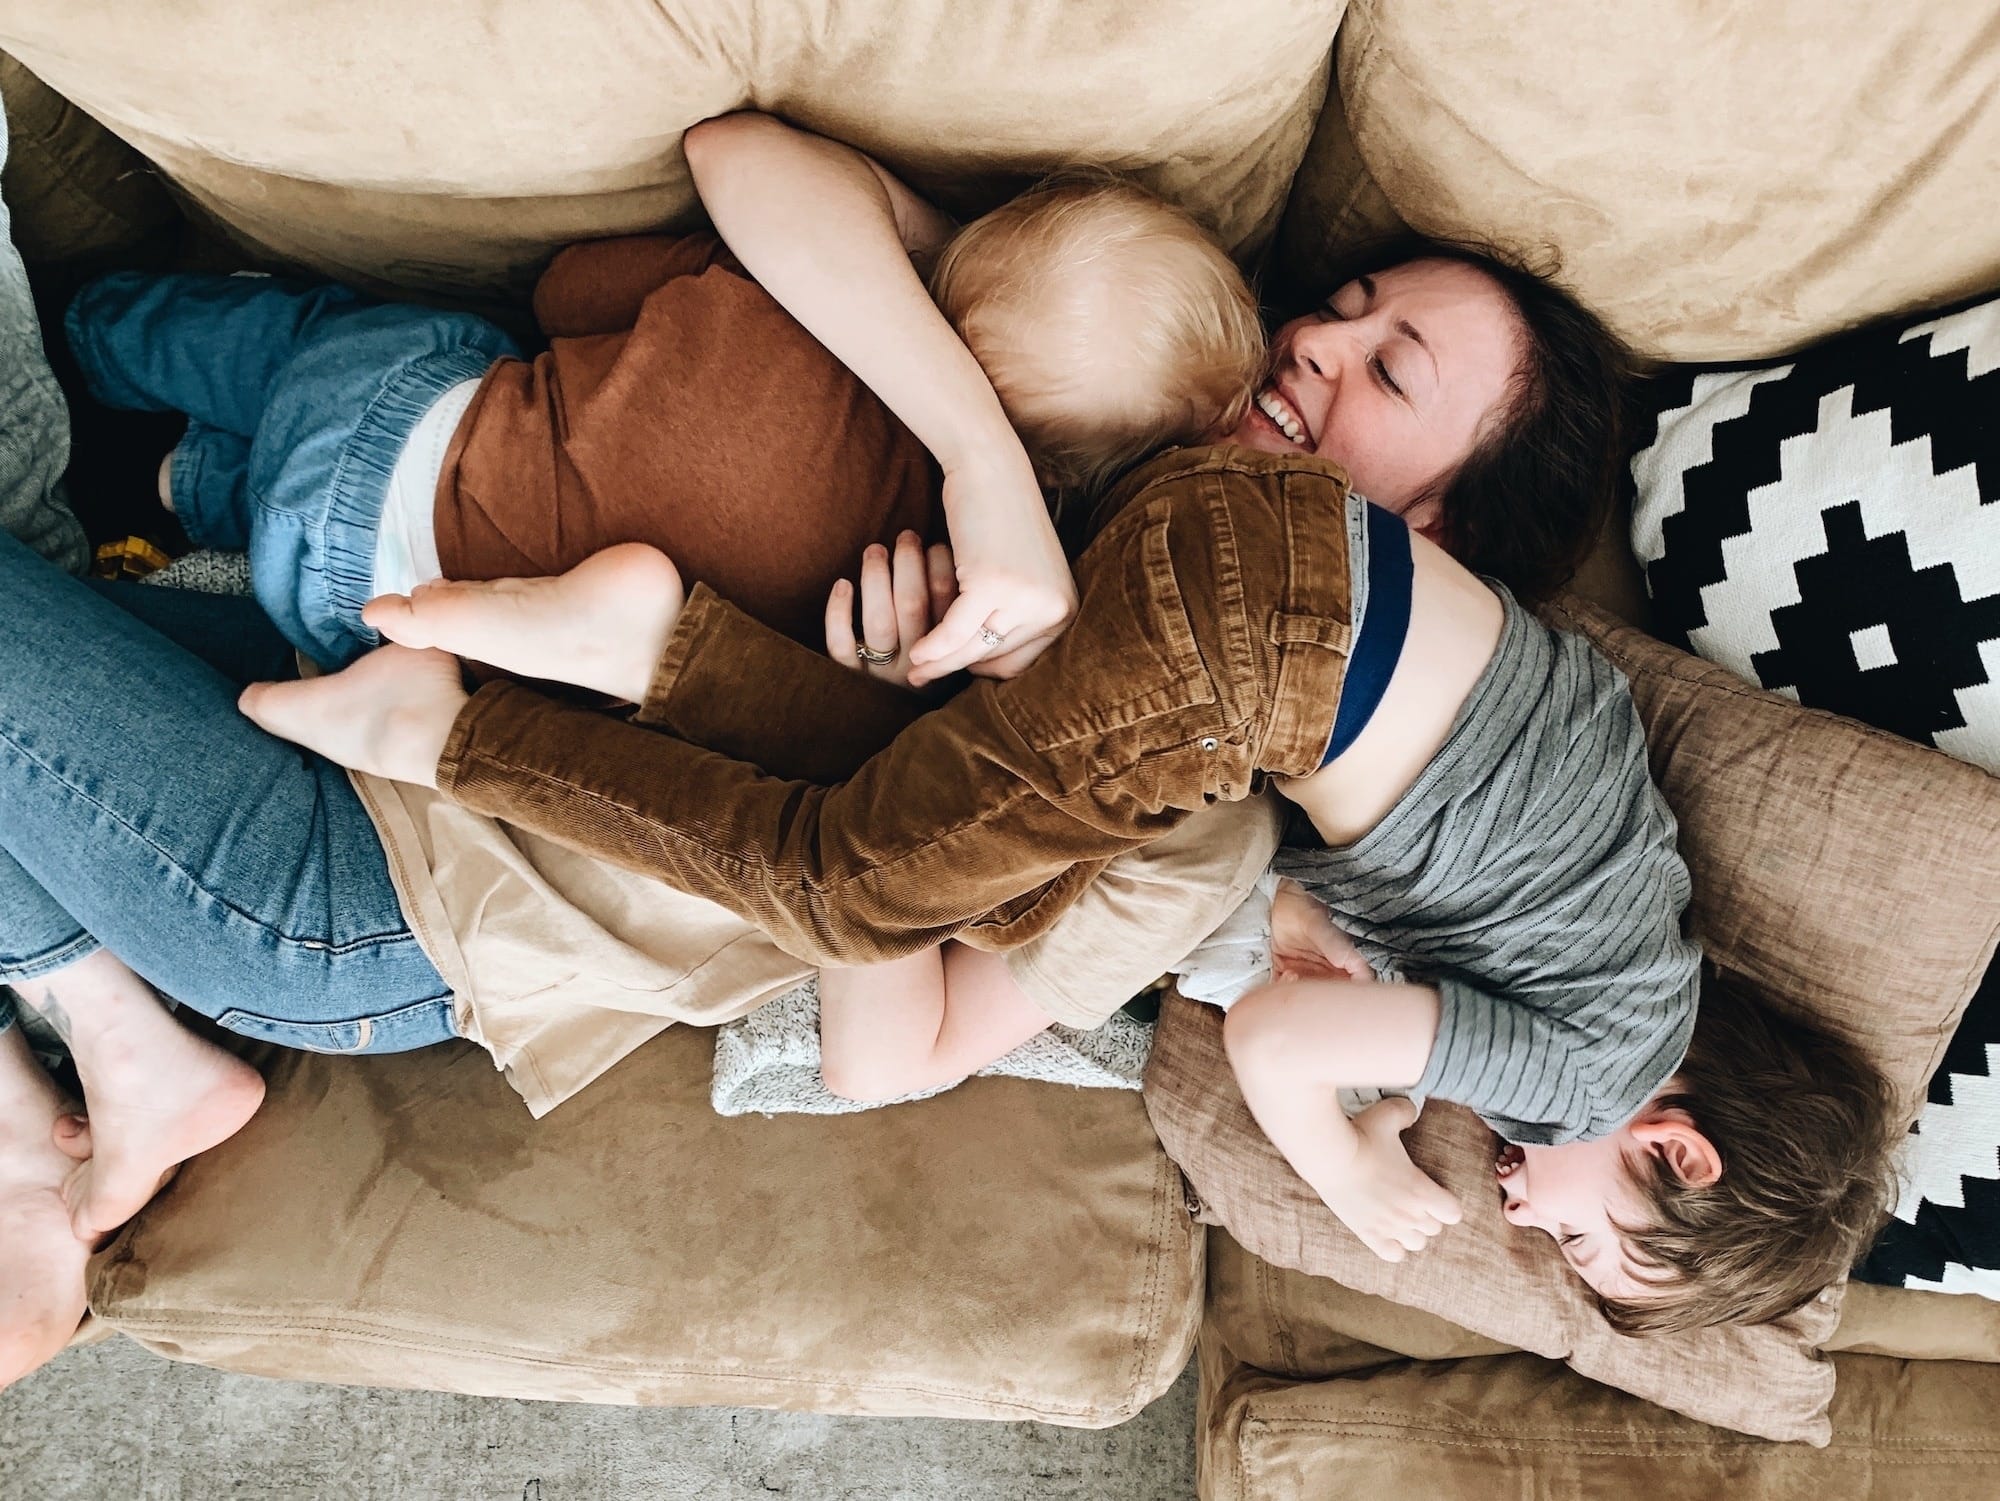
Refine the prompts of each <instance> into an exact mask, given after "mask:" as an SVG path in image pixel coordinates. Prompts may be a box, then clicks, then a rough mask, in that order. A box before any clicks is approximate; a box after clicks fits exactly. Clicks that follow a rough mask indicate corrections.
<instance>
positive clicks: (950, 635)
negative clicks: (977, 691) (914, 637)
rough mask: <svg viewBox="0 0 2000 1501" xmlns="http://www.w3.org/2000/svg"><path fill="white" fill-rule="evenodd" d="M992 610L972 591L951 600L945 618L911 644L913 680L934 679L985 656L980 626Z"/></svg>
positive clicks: (922, 682)
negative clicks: (973, 594)
mask: <svg viewBox="0 0 2000 1501" xmlns="http://www.w3.org/2000/svg"><path fill="white" fill-rule="evenodd" d="M989 613H991V612H990V610H989V609H988V607H987V606H986V604H985V603H984V602H983V601H981V600H978V599H975V598H974V597H973V596H971V595H969V594H961V595H960V596H959V597H958V598H957V599H956V600H954V601H952V606H951V608H950V609H949V610H947V611H945V615H944V619H942V620H940V621H939V622H938V623H937V624H936V625H934V626H932V627H931V631H930V634H929V635H927V636H925V637H924V639H923V640H921V641H919V642H917V643H916V644H915V645H914V646H912V647H911V648H910V665H911V668H912V671H911V673H910V682H911V683H912V684H914V685H919V686H920V685H922V684H924V683H929V682H935V681H936V680H937V679H938V678H941V677H948V676H949V675H950V674H952V673H954V672H957V671H958V670H959V669H960V668H963V667H969V666H971V665H972V664H973V663H974V662H977V661H978V660H979V659H980V658H981V657H983V656H985V655H986V654H987V651H988V648H987V645H986V643H985V642H984V641H982V640H980V639H979V630H980V627H981V626H983V625H984V624H985V623H986V616H987V615H988V614H989Z"/></svg>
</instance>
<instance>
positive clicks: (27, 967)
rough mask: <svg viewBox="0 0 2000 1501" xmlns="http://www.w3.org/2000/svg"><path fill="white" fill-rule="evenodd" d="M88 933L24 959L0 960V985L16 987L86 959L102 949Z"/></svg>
mask: <svg viewBox="0 0 2000 1501" xmlns="http://www.w3.org/2000/svg"><path fill="white" fill-rule="evenodd" d="M102 947H103V945H102V944H100V943H99V942H98V941H97V940H96V939H95V938H92V937H91V936H90V935H89V934H88V933H84V932H79V933H78V934H77V935H76V937H74V938H68V939H65V940H63V942H61V943H59V944H57V945H56V946H55V947H54V948H52V949H44V950H43V951H42V952H41V953H39V954H36V955H33V956H32V957H30V958H25V959H4V958H0V985H18V984H20V983H21V982H22V981H24V980H38V979H40V978H41V977H42V976H43V975H46V974H53V973H54V972H55V971H56V970H59V969H62V968H64V967H65V966H67V965H70V964H74V963H75V962H76V961H77V960H79V959H84V958H88V957H89V956H90V955H91V954H94V953H96V952H97V951H98V949H100V948H102Z"/></svg>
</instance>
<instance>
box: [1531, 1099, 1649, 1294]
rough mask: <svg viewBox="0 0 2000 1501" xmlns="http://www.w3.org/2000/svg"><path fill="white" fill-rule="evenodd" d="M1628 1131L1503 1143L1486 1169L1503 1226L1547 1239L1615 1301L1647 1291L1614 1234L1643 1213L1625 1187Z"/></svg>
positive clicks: (1629, 1183) (1628, 1181) (1632, 1155)
mask: <svg viewBox="0 0 2000 1501" xmlns="http://www.w3.org/2000/svg"><path fill="white" fill-rule="evenodd" d="M1631 1129H1632V1128H1631V1127H1630V1126H1625V1127H1621V1128H1620V1129H1619V1130H1618V1131H1617V1132H1615V1133H1614V1134H1612V1135H1610V1136H1606V1137H1602V1138H1600V1139H1598V1140H1596V1141H1578V1142H1571V1143H1569V1144H1567V1145H1565V1146H1560V1147H1519V1146H1514V1145H1513V1144H1511V1143H1503V1144H1502V1145H1501V1148H1500V1157H1499V1160H1498V1161H1497V1162H1495V1163H1494V1165H1493V1171H1494V1173H1495V1174H1496V1175H1497V1176H1498V1178H1499V1180H1500V1197H1501V1202H1502V1206H1503V1207H1502V1210H1501V1212H1502V1213H1503V1214H1505V1215H1506V1217H1507V1221H1508V1223H1509V1224H1514V1225H1520V1226H1522V1227H1524V1228H1527V1229H1532V1230H1540V1231H1542V1232H1544V1233H1545V1234H1547V1235H1550V1236H1553V1237H1554V1238H1555V1241H1556V1243H1557V1245H1558V1246H1560V1247H1561V1249H1562V1255H1563V1259H1564V1260H1565V1261H1567V1262H1568V1263H1569V1264H1570V1267H1571V1268H1572V1269H1573V1270H1574V1271H1575V1272H1576V1274H1577V1275H1578V1276H1579V1277H1581V1278H1583V1280H1584V1282H1585V1283H1586V1284H1588V1285H1589V1287H1590V1289H1591V1290H1592V1291H1593V1292H1595V1293H1597V1294H1598V1295H1599V1296H1600V1297H1606V1298H1614V1299H1617V1300H1618V1301H1620V1302H1638V1301H1641V1300H1643V1299H1644V1298H1645V1297H1646V1296H1648V1294H1649V1292H1650V1289H1649V1288H1648V1287H1647V1286H1646V1284H1645V1283H1644V1282H1642V1281H1641V1280H1640V1279H1639V1276H1638V1274H1637V1271H1636V1269H1635V1263H1634V1262H1633V1260H1632V1257H1631V1253H1630V1252H1629V1250H1628V1249H1627V1247H1626V1243H1625V1237H1624V1236H1623V1235H1622V1234H1620V1233H1619V1230H1618V1225H1620V1224H1626V1225H1637V1224H1643V1223H1644V1222H1645V1219H1646V1213H1647V1210H1646V1204H1645V1201H1644V1199H1642V1198H1641V1197H1640V1194H1639V1190H1638V1188H1637V1187H1636V1186H1635V1185H1634V1181H1633V1171H1634V1168H1635V1167H1636V1166H1637V1165H1638V1161H1639V1158H1640V1156H1641V1155H1642V1152H1641V1148H1640V1147H1639V1145H1638V1143H1637V1142H1635V1141H1634V1140H1633V1139H1632V1136H1631Z"/></svg>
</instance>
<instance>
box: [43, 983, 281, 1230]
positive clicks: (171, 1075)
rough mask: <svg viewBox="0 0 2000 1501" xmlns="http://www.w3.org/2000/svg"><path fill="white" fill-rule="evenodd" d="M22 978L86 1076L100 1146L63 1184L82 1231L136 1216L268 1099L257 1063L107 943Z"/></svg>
mask: <svg viewBox="0 0 2000 1501" xmlns="http://www.w3.org/2000/svg"><path fill="white" fill-rule="evenodd" d="M15 989H16V991H17V993H18V994H19V995H20V996H21V998H22V999H23V1000H24V1001H25V1002H27V1004H28V1005H29V1006H31V1007H33V1008H34V1009H35V1010H36V1011H39V1012H40V1013H41V1014H42V1015H43V1016H44V1017H46V1018H48V1020H49V1021H50V1022H51V1023H53V1024H54V1026H55V1028H56V1030H57V1031H58V1032H59V1033H61V1034H62V1037H63V1040H64V1041H65V1042H67V1043H68V1044H69V1048H70V1055H71V1056H72V1057H73V1058H74V1059H75V1060H76V1071H77V1076H78V1077H79V1078H80V1079H81V1080H82V1081H83V1097H84V1103H85V1106H86V1108H87V1109H88V1110H89V1112H90V1149H91V1155H90V1157H89V1158H88V1160H86V1161H84V1162H81V1163H70V1164H69V1165H68V1180H67V1181H66V1182H65V1183H64V1185H63V1191H62V1192H63V1201H64V1203H66V1204H67V1205H68V1206H69V1217H70V1223H71V1225H72V1226H73V1228H74V1231H75V1234H76V1236H77V1238H78V1239H80V1240H83V1241H85V1242H90V1243H95V1241H96V1240H97V1239H98V1237H99V1236H101V1235H103V1234H105V1233H106V1232H108V1231H112V1230H115V1229H117V1228H118V1227H119V1226H120V1225H122V1224H124V1223H125V1221H127V1220H129V1219H130V1218H132V1216H133V1215H135V1214H137V1213H138V1212H139V1210H140V1209H141V1208H142V1207H144V1205H145V1203H146V1201H147V1200H148V1199H150V1198H152V1197H153V1195H154V1194H155V1193H157V1192H159V1189H160V1185H161V1183H162V1182H163V1181H164V1180H165V1178H166V1176H167V1174H168V1173H170V1172H171V1171H172V1170H173V1169H174V1168H176V1167H178V1166H179V1165H180V1164H181V1163H183V1162H185V1161H186V1160H187V1159H188V1158H190V1157H193V1156H194V1155H195V1154H197V1153H199V1152H205V1151H207V1150H208V1149H209V1148H210V1147H212V1146H214V1145H216V1144H217V1143H218V1142H223V1141H227V1140H228V1139H229V1138H230V1137H232V1136H234V1135H235V1134H236V1133H237V1132H238V1131H240V1130H242V1129H243V1126H244V1124H245V1123H246V1122H247V1121H248V1120H249V1119H250V1117H251V1116H253V1115H255V1114H256V1113H257V1107H258V1106H259V1105H260V1104H262V1103H263V1100H264V1081H263V1079H262V1078H261V1077H260V1076H259V1075H258V1073H257V1071H256V1070H255V1069H254V1068H252V1067H250V1065H249V1064H247V1063H245V1062H244V1061H243V1060H242V1059H240V1058H237V1057H233V1056H232V1055H230V1054H228V1053H225V1052H223V1051H222V1049H221V1048H218V1047H216V1046H215V1045H214V1044H213V1043H209V1042H204V1041H202V1039H200V1038H199V1037H196V1036H195V1035H194V1033H192V1032H190V1031H188V1030H187V1029H186V1028H185V1027H183V1026H181V1025H180V1023H178V1022H176V1021H175V1020H174V1019H173V1017H171V1016H170V1015H168V1014H167V1009H166V1007H164V1006H162V1005H161V1004H160V998H159V997H158V996H157V995H155V994H154V993H153V988H152V987H151V986H150V985H148V984H147V983H146V982H145V981H144V980H142V979H140V978H139V977H138V976H137V975H135V974H133V973H132V971H131V970H129V969H127V968H126V967H125V965H124V964H123V963H121V962H120V961H119V960H118V959H116V958H114V957H112V955H111V954H110V953H108V952H106V951H104V950H102V949H100V950H98V951H97V952H96V953H94V954H91V955H89V956H87V957H85V958H83V959H79V960H78V961H77V962H76V963H74V964H71V965H68V966H66V967H65V968H63V969H60V970H57V971H55V972H54V973H53V974H48V975H44V976H42V977H41V978H40V979H37V980H31V981H28V982H26V983H25V984H22V985H17V986H16V987H15Z"/></svg>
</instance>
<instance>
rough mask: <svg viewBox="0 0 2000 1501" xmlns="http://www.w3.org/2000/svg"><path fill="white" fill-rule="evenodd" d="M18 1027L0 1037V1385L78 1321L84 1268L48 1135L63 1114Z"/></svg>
mask: <svg viewBox="0 0 2000 1501" xmlns="http://www.w3.org/2000/svg"><path fill="white" fill-rule="evenodd" d="M68 1108H69V1107H68V1105H67V1103H66V1102H65V1101H64V1099H63V1097H62V1094H61V1092H60V1091H59V1090H58V1089H57V1088H56V1086H55V1081H54V1080H52V1079H50V1078H49V1076H48V1075H47V1074H46V1073H44V1072H43V1071H42V1066H41V1065H40V1064H39V1063H37V1062H35V1059H34V1055H33V1054H32V1053H30V1052H29V1051H28V1044H27V1042H26V1040H25V1039H24V1038H23V1037H22V1036H21V1029H20V1028H19V1027H9V1028H8V1029H7V1030H6V1031H5V1032H0V1245H4V1246H5V1247H6V1248H7V1269H6V1275H5V1276H4V1277H0V1387H4V1386H7V1385H9V1384H11V1383H13V1382H15V1381H18V1380H20V1379H21V1377H23V1376H25V1375H27V1374H28V1372H30V1371H32V1370H34V1369H35V1368H36V1367H38V1366H40V1365H43V1364H44V1363H46V1362H47V1361H48V1360H49V1359H51V1358H52V1357H53V1356H54V1355H55V1354H56V1352H57V1351H58V1350H60V1349H62V1347H63V1346H64V1345H65V1344H67V1343H68V1342H69V1337H70V1336H71V1335H72V1334H74V1333H76V1326H77V1325H78V1324H79V1323H81V1322H82V1321H83V1312H84V1306H85V1298H84V1289H83V1268H84V1263H85V1262H87V1261H88V1260H89V1259H90V1247H88V1246H86V1245H85V1244H84V1243H83V1242H82V1241H80V1240H78V1239H77V1238H76V1232H75V1231H74V1230H73V1229H72V1228H71V1226H70V1217H69V1208H68V1206H67V1205H65V1204H64V1203H63V1197H62V1186H63V1180H64V1179H65V1178H66V1177H68V1175H69V1171H70V1168H71V1167H72V1166H73V1164H72V1163H71V1161H70V1159H69V1158H68V1157H66V1156H65V1155H63V1153H62V1152H60V1151H58V1150H57V1149H56V1145H55V1142H54V1140H53V1137H52V1132H53V1129H54V1126H55V1122H56V1119H57V1118H58V1117H59V1116H60V1115H61V1114H62V1113H63V1112H64V1111H65V1110H66V1109H68Z"/></svg>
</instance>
